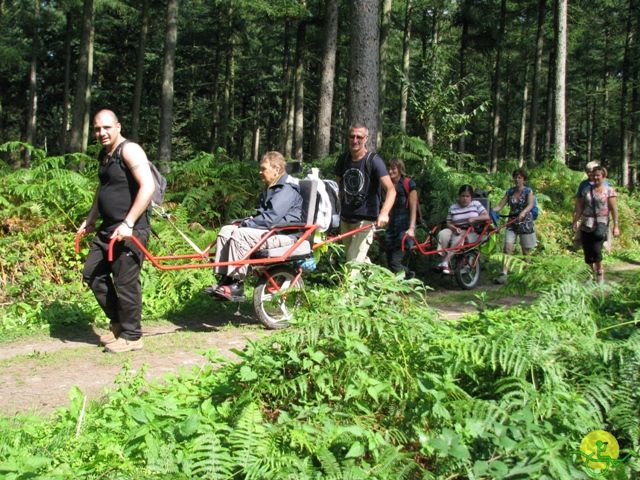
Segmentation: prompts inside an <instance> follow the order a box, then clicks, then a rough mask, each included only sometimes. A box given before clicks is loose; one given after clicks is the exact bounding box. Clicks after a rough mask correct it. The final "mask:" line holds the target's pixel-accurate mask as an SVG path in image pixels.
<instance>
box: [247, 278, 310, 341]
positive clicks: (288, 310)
mask: <svg viewBox="0 0 640 480" xmlns="http://www.w3.org/2000/svg"><path fill="white" fill-rule="evenodd" d="M266 273H268V274H269V275H270V276H271V278H273V280H274V281H275V282H276V283H277V284H278V287H279V288H280V290H278V293H279V295H274V292H271V291H270V290H271V289H272V285H271V283H270V282H269V280H268V279H267V277H266V276H264V275H263V276H260V279H259V280H258V283H257V284H256V286H255V288H254V289H253V308H254V310H255V312H256V315H257V316H258V319H259V320H260V321H261V322H262V323H263V324H264V326H265V327H267V328H269V329H271V330H276V329H281V328H286V327H287V326H289V320H291V318H292V317H293V311H294V310H295V308H296V307H297V306H298V304H299V303H300V299H299V298H298V297H297V295H283V293H284V292H285V291H286V290H289V289H291V288H294V289H303V288H304V282H303V281H302V277H298V280H297V281H296V283H295V284H292V282H293V280H294V279H295V278H296V276H297V272H296V270H294V269H293V268H292V267H286V266H278V267H273V268H270V269H269V270H267V272H266Z"/></svg>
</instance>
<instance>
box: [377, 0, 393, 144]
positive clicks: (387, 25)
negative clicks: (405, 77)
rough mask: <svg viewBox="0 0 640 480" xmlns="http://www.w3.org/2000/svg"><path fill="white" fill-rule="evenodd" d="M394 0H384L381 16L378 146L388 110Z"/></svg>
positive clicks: (380, 142)
mask: <svg viewBox="0 0 640 480" xmlns="http://www.w3.org/2000/svg"><path fill="white" fill-rule="evenodd" d="M392 4H393V0H382V15H381V17H380V92H379V94H378V97H379V103H380V107H379V108H378V134H377V135H376V146H377V147H378V148H380V146H381V145H382V129H383V127H384V113H385V110H386V95H387V83H388V81H389V68H387V62H388V61H389V31H390V30H391V7H392Z"/></svg>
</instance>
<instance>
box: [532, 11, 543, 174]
mask: <svg viewBox="0 0 640 480" xmlns="http://www.w3.org/2000/svg"><path fill="white" fill-rule="evenodd" d="M545 13H546V0H538V28H537V30H536V50H535V56H534V60H533V78H532V80H531V115H530V117H529V161H530V163H531V164H534V163H537V161H538V107H539V105H540V72H541V71H542V52H543V48H544V17H545Z"/></svg>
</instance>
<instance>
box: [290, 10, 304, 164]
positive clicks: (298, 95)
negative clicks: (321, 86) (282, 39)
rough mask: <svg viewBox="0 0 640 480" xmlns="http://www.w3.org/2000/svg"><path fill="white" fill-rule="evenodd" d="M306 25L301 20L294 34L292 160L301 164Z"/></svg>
mask: <svg viewBox="0 0 640 480" xmlns="http://www.w3.org/2000/svg"><path fill="white" fill-rule="evenodd" d="M306 31H307V23H306V22H305V21H304V20H303V21H300V23H299V24H298V31H297V34H296V58H295V99H294V100H295V114H294V122H293V131H294V135H293V138H294V158H295V159H296V160H297V161H298V162H300V163H302V158H303V152H304V145H303V141H304V61H305V46H304V43H305V36H306Z"/></svg>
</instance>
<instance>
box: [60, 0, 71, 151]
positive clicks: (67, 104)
mask: <svg viewBox="0 0 640 480" xmlns="http://www.w3.org/2000/svg"><path fill="white" fill-rule="evenodd" d="M65 17H66V26H65V30H64V89H63V91H62V122H61V123H62V129H61V132H60V139H59V142H60V143H59V144H58V150H59V151H60V152H65V151H66V150H67V145H68V144H69V143H68V142H69V129H70V128H71V124H70V122H69V112H70V110H71V39H72V35H73V18H72V15H71V11H70V9H69V11H67V12H66V14H65Z"/></svg>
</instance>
